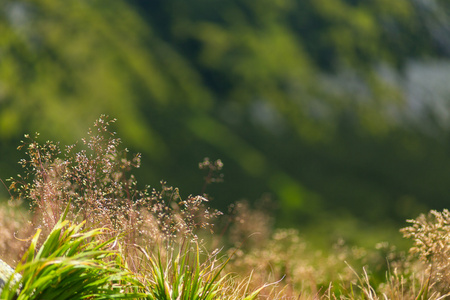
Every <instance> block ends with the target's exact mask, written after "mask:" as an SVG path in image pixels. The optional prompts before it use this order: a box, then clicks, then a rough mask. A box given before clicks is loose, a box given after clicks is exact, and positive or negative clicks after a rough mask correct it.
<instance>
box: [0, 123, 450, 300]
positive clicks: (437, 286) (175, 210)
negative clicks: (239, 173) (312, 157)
mask: <svg viewBox="0 0 450 300" xmlns="http://www.w3.org/2000/svg"><path fill="white" fill-rule="evenodd" d="M114 122H115V120H111V119H109V118H108V117H106V116H102V117H100V118H99V119H98V120H97V121H96V122H95V124H94V127H93V129H91V130H89V132H88V136H87V138H86V139H82V140H81V142H80V143H78V144H74V145H71V146H67V147H65V148H64V149H61V147H60V145H59V144H58V143H54V142H51V141H46V142H43V143H42V142H40V141H39V136H38V135H37V134H36V135H35V136H33V137H30V136H28V135H27V136H26V139H25V141H24V142H23V143H22V145H21V146H20V147H19V148H20V149H24V150H25V153H26V156H27V158H24V159H22V160H21V161H20V164H21V165H22V167H23V168H24V172H23V174H20V175H18V176H17V177H15V178H12V179H11V183H10V190H11V193H12V199H11V200H10V201H9V205H6V204H5V205H4V206H3V208H2V209H1V210H0V225H1V226H0V233H1V237H2V238H1V240H0V255H1V256H0V257H1V258H2V259H3V260H6V261H7V262H8V263H10V264H11V265H13V266H14V267H15V268H16V272H17V273H18V274H19V273H20V274H21V277H20V280H15V281H14V280H12V281H10V282H8V283H7V285H6V286H5V287H4V288H3V292H2V294H1V299H115V298H128V299H155V300H156V299H158V300H159V299H167V300H169V299H170V300H175V299H180V300H198V299H205V300H207V299H208V300H213V299H232V300H233V299H236V300H238V299H240V300H251V299H436V300H437V299H444V298H446V297H447V296H448V295H449V293H450V289H449V288H448V287H449V283H450V275H449V269H450V263H449V258H450V244H449V234H450V213H449V212H448V211H447V210H445V211H443V212H437V211H432V212H430V214H429V215H427V216H425V215H422V216H419V217H418V218H417V219H416V220H410V221H409V222H410V223H411V226H409V227H406V228H404V229H402V233H403V235H404V236H405V237H406V238H410V239H412V241H413V247H412V248H411V249H410V251H409V253H404V252H401V251H399V250H397V249H396V248H395V247H394V246H393V245H390V244H388V243H385V242H382V243H379V244H377V245H375V246H374V247H373V249H369V248H367V247H357V246H355V245H350V244H348V243H347V242H346V241H344V240H338V241H337V242H336V243H335V244H334V245H333V246H332V247H330V249H328V251H323V250H318V249H317V248H315V247H313V246H311V243H310V242H309V241H308V240H307V239H305V238H304V236H302V234H301V232H299V231H298V230H295V229H274V228H273V222H272V221H273V219H272V218H271V216H270V215H269V214H268V213H267V211H266V210H264V209H263V207H264V204H259V205H257V206H256V207H252V206H251V205H250V204H249V203H247V202H245V201H240V202H237V203H235V204H234V205H233V206H231V207H230V211H229V212H228V213H227V214H226V215H225V216H221V215H222V213H221V212H219V211H217V210H215V209H213V208H210V207H208V202H209V200H208V195H207V194H206V188H207V186H208V185H209V184H211V183H213V182H220V181H221V180H222V175H221V174H220V172H221V169H222V166H223V164H222V162H221V161H220V160H217V161H210V160H209V159H205V160H204V161H203V162H202V163H200V165H199V166H200V168H201V169H202V170H205V171H206V172H207V174H206V177H205V186H204V189H203V191H202V193H201V195H190V196H188V197H186V198H183V197H181V195H180V192H179V191H178V189H177V188H174V187H171V186H170V185H167V184H166V183H165V182H161V186H160V187H158V188H152V187H150V186H147V187H144V188H139V185H138V184H137V180H136V178H135V177H134V176H133V175H132V170H133V168H138V167H139V166H140V159H141V158H140V156H139V155H135V156H132V157H131V158H129V157H128V156H129V153H128V151H127V150H126V149H122V148H121V141H120V139H119V138H118V137H117V136H116V134H115V133H114V132H113V131H112V130H111V128H112V127H113V125H114ZM21 202H27V203H29V204H30V211H29V212H22V211H21V210H20V209H19V206H18V204H17V203H19V204H20V203H21ZM12 206H15V207H12ZM214 226H215V227H214ZM213 229H215V231H216V232H215V233H214V231H212V230H213ZM11 278H13V277H11ZM14 278H16V279H17V278H18V277H17V276H16V277H14Z"/></svg>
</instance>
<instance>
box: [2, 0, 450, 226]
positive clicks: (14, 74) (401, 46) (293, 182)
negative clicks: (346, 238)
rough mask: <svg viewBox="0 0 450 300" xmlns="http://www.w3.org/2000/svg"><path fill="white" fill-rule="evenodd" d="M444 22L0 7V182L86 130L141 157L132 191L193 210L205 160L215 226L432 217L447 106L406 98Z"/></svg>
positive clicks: (348, 1) (197, 8)
mask: <svg viewBox="0 0 450 300" xmlns="http://www.w3.org/2000/svg"><path fill="white" fill-rule="evenodd" d="M449 12H450V5H449V4H448V2H447V1H444V0H442V1H423V0H414V1H409V0H397V1H387V0H371V1H358V0H336V1H333V2H330V1H325V0H308V1H295V0H270V1H269V0H260V1H250V0H228V1H221V0H218V1H205V0H192V1H189V2H186V1H183V0H164V1H163V0H152V1H142V0H133V1H113V2H105V1H100V0H91V1H86V0H80V1H68V2H64V3H58V2H54V1H53V2H52V1H47V0H32V1H31V0H21V1H12V0H4V1H2V3H1V4H0V61H1V63H0V143H1V148H0V155H1V160H0V178H2V179H4V178H7V177H10V176H13V175H15V174H16V173H17V168H18V166H17V165H16V164H15V161H17V159H16V158H17V157H18V154H17V152H16V150H15V147H16V146H17V145H18V144H19V141H20V139H21V137H22V136H23V134H24V133H27V132H34V131H38V132H41V134H42V136H44V137H48V138H51V139H55V140H59V141H61V142H63V143H72V142H73V141H74V140H76V139H78V138H79V137H80V136H82V135H83V134H84V133H85V132H86V131H87V128H88V127H89V125H87V124H91V123H92V122H93V120H94V119H95V118H97V117H98V116H99V115H100V114H102V113H104V114H109V115H111V116H113V117H116V118H118V120H119V121H118V123H117V128H116V130H117V131H118V133H119V135H120V136H121V137H123V140H124V143H125V145H129V147H130V148H131V150H132V151H134V152H142V153H143V168H142V169H141V171H140V174H137V175H138V178H140V181H141V183H150V184H152V185H157V184H158V182H159V180H161V179H165V180H167V181H168V182H169V183H170V184H174V185H177V186H179V187H180V188H181V191H184V192H185V193H199V192H201V187H202V174H201V173H200V172H199V171H196V164H197V163H198V162H199V161H201V160H202V159H203V157H205V156H209V157H211V158H214V159H215V158H221V159H222V160H223V162H224V163H225V168H224V173H225V182H224V183H223V184H221V185H217V186H215V187H214V186H213V187H211V188H210V189H209V190H208V191H207V192H208V193H211V194H212V195H213V196H214V197H215V200H216V203H215V204H214V205H216V206H217V207H219V208H221V209H224V208H225V207H226V205H227V204H229V203H230V202H232V201H235V200H237V199H239V198H241V197H244V198H248V199H250V200H255V199H257V198H259V197H261V196H262V195H263V194H264V193H265V192H268V193H270V194H272V197H273V199H274V201H275V203H276V204H277V209H278V211H279V214H280V216H282V218H280V220H282V221H280V223H281V224H282V225H292V224H300V223H302V222H305V221H307V220H309V219H310V218H311V217H313V216H316V215H317V214H318V213H320V212H321V211H343V212H347V211H350V212H351V213H353V214H355V215H357V216H358V217H361V218H363V219H365V220H369V221H384V220H386V219H389V220H403V219H404V218H405V217H408V218H409V217H414V216H415V215H416V214H417V213H418V212H419V211H422V210H423V209H425V208H429V207H433V208H439V207H442V206H445V204H446V200H447V195H449V194H450V193H449V192H450V187H449V185H448V184H447V182H446V178H447V175H448V170H450V168H449V167H450V157H449V155H448V148H449V146H450V145H449V144H448V128H447V127H445V126H442V124H444V123H445V122H443V121H442V118H443V117H442V111H445V110H442V109H436V107H441V106H442V105H444V107H446V105H447V106H448V104H445V103H446V102H448V99H449V98H448V97H450V91H449V92H448V93H447V94H445V86H446V84H443V85H441V86H440V89H444V94H443V95H444V96H445V95H446V96H447V98H443V99H441V100H442V101H441V102H439V103H438V102H436V101H435V102H433V103H434V105H436V103H438V104H439V105H441V106H432V105H431V104H430V105H428V104H427V102H426V98H425V97H422V98H420V97H419V100H418V101H419V102H417V101H415V102H414V101H412V100H411V99H416V98H417V97H416V98H414V97H412V96H411V95H410V86H409V84H410V83H411V78H413V75H414V74H412V73H411V72H412V71H411V70H412V69H413V68H412V66H413V63H418V62H420V63H423V64H424V65H425V66H427V62H430V63H436V62H437V64H438V65H444V63H445V62H446V63H448V61H449V57H450V38H449V36H450V34H449V33H450V28H449V24H450V22H449V21H450V16H449V15H450V14H449ZM443 74H446V75H447V76H450V74H449V73H448V72H446V73H445V72H444V73H443ZM424 82H425V79H424ZM444 82H445V80H444ZM424 89H425V90H426V86H425V88H424ZM433 91H434V90H433ZM425 95H427V93H425ZM413 96H416V95H413ZM439 99H440V98H439ZM416 100H417V99H416ZM417 107H419V108H417ZM1 192H2V193H3V194H5V195H6V191H4V190H3V189H2V191H1Z"/></svg>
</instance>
